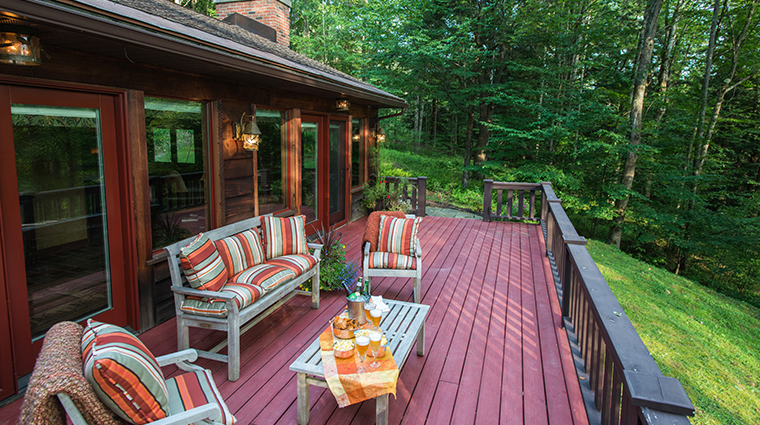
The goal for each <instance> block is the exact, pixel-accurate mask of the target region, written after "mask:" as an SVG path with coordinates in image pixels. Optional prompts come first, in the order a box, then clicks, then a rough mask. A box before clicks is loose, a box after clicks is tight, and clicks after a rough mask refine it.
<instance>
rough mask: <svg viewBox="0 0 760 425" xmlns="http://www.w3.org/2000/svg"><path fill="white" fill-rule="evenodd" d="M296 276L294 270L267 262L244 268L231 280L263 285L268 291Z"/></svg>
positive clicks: (265, 290) (262, 287)
mask: <svg viewBox="0 0 760 425" xmlns="http://www.w3.org/2000/svg"><path fill="white" fill-rule="evenodd" d="M294 277H296V274H295V273H293V271H291V270H288V269H286V268H284V267H280V266H278V265H275V264H269V263H266V264H259V265H258V266H253V267H251V268H249V269H248V270H244V271H242V272H240V273H238V274H236V275H235V276H232V277H231V278H230V281H231V282H234V283H245V284H248V285H256V286H259V287H261V289H263V290H264V292H265V293H266V292H267V291H269V290H271V289H273V288H274V287H276V286H277V285H279V284H281V283H282V282H285V281H288V280H290V279H293V278H294ZM228 285H229V283H228ZM225 288H226V287H225Z"/></svg>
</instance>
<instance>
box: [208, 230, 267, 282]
mask: <svg viewBox="0 0 760 425" xmlns="http://www.w3.org/2000/svg"><path fill="white" fill-rule="evenodd" d="M214 245H216V249H217V251H218V252H219V256H220V257H222V261H224V265H225V267H226V268H227V271H228V272H229V276H228V278H229V277H231V276H234V275H236V274H238V273H240V272H242V271H243V270H245V269H247V268H249V267H253V266H256V265H259V264H261V263H263V262H264V248H263V247H262V246H261V237H260V236H259V232H258V231H257V230H256V229H251V230H246V231H244V232H240V233H238V234H235V235H232V236H230V237H227V238H224V239H220V240H218V241H214Z"/></svg>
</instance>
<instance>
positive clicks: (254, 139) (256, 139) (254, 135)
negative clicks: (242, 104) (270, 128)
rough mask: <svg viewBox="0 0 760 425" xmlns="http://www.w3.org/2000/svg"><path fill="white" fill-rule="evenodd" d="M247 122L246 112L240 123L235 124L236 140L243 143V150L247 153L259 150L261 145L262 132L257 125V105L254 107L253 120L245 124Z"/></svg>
mask: <svg viewBox="0 0 760 425" xmlns="http://www.w3.org/2000/svg"><path fill="white" fill-rule="evenodd" d="M244 120H245V112H243V115H241V116H240V122H239V123H234V124H235V139H237V140H241V141H242V142H243V149H245V150H247V151H257V150H259V143H261V130H259V126H258V125H256V105H253V114H252V115H251V120H250V121H248V123H246V124H243V121H244Z"/></svg>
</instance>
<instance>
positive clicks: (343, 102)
mask: <svg viewBox="0 0 760 425" xmlns="http://www.w3.org/2000/svg"><path fill="white" fill-rule="evenodd" d="M350 107H351V102H350V101H349V100H348V99H337V100H336V101H335V110H336V111H342V112H347V111H348V109H349V108H350Z"/></svg>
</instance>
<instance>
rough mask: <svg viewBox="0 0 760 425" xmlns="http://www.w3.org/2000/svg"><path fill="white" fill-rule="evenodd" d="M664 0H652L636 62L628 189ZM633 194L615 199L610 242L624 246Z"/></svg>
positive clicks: (625, 182) (624, 178)
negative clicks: (624, 234) (658, 22)
mask: <svg viewBox="0 0 760 425" xmlns="http://www.w3.org/2000/svg"><path fill="white" fill-rule="evenodd" d="M662 2H663V0H651V3H650V5H649V7H648V8H647V13H646V14H645V18H644V28H643V34H642V37H643V39H642V42H641V43H639V44H640V46H641V47H640V52H639V55H638V64H637V66H636V75H635V77H634V84H633V99H632V101H631V135H630V139H629V141H628V144H629V146H630V150H629V151H628V153H627V154H626V157H625V164H624V165H623V175H622V178H621V184H622V185H623V186H624V187H625V189H626V190H631V188H632V187H633V178H634V176H635V174H636V161H637V160H638V158H639V155H638V153H637V152H636V151H637V149H638V146H639V145H640V144H641V124H642V117H643V112H644V95H645V94H646V81H647V70H648V69H649V66H650V64H651V63H652V52H653V50H654V38H655V35H656V34H657V20H658V19H659V17H660V10H661V9H662ZM629 198H630V196H629V195H625V196H623V197H622V198H620V199H618V200H616V201H615V217H614V219H613V224H612V227H611V228H610V234H609V240H608V241H609V243H611V244H614V245H615V246H616V247H618V248H620V240H621V238H622V235H623V222H624V221H625V213H626V210H627V209H628V200H629Z"/></svg>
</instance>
